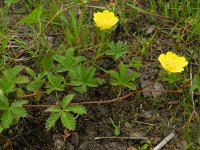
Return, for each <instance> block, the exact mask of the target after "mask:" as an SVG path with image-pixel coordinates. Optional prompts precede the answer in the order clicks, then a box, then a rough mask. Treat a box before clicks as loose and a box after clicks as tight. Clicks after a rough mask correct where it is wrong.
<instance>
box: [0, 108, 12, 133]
mask: <svg viewBox="0 0 200 150" xmlns="http://www.w3.org/2000/svg"><path fill="white" fill-rule="evenodd" d="M12 122H13V115H12V114H11V112H10V110H7V111H4V112H3V114H2V116H1V125H2V127H3V128H4V129H7V128H9V127H10V125H11V124H12Z"/></svg>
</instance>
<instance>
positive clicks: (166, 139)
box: [153, 132, 175, 150]
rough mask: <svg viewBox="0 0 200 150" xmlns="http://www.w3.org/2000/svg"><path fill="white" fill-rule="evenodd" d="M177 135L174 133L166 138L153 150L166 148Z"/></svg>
mask: <svg viewBox="0 0 200 150" xmlns="http://www.w3.org/2000/svg"><path fill="white" fill-rule="evenodd" d="M174 136H175V134H174V133H173V132H172V133H170V134H169V135H168V136H166V137H165V138H164V139H163V140H162V141H161V142H160V143H159V144H158V145H157V146H156V147H154V148H153V150H160V149H161V148H162V147H163V146H165V145H166V144H167V143H168V142H169V141H170V140H171V139H172V138H173V137H174Z"/></svg>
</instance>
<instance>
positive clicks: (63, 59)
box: [53, 48, 84, 72]
mask: <svg viewBox="0 0 200 150" xmlns="http://www.w3.org/2000/svg"><path fill="white" fill-rule="evenodd" d="M53 59H54V60H55V61H57V62H59V63H60V64H59V65H58V66H57V67H56V71H57V72H65V71H72V70H74V67H76V66H77V65H78V64H79V63H80V62H82V61H83V60H84V57H82V56H78V57H76V56H74V49H73V48H70V49H68V50H67V51H66V52H65V55H64V56H62V55H54V56H53Z"/></svg>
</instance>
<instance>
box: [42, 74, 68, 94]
mask: <svg viewBox="0 0 200 150" xmlns="http://www.w3.org/2000/svg"><path fill="white" fill-rule="evenodd" d="M47 78H48V80H49V82H48V83H47V84H46V88H47V93H48V94H49V93H51V92H52V91H55V90H57V91H63V90H64V85H65V80H64V77H63V76H60V75H55V76H54V75H53V74H48V76H47Z"/></svg>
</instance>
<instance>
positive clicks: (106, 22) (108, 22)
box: [93, 10, 118, 30]
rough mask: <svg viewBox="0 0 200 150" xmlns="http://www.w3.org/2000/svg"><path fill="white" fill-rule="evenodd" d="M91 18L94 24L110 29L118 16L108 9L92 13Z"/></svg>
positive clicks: (102, 28)
mask: <svg viewBox="0 0 200 150" xmlns="http://www.w3.org/2000/svg"><path fill="white" fill-rule="evenodd" d="M93 20H94V22H95V24H96V26H97V27H99V28H100V29H101V30H106V29H110V28H111V27H112V26H114V25H115V24H116V23H117V22H118V18H117V17H116V16H115V14H114V13H113V12H110V11H108V10H104V11H103V12H97V13H94V18H93Z"/></svg>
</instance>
